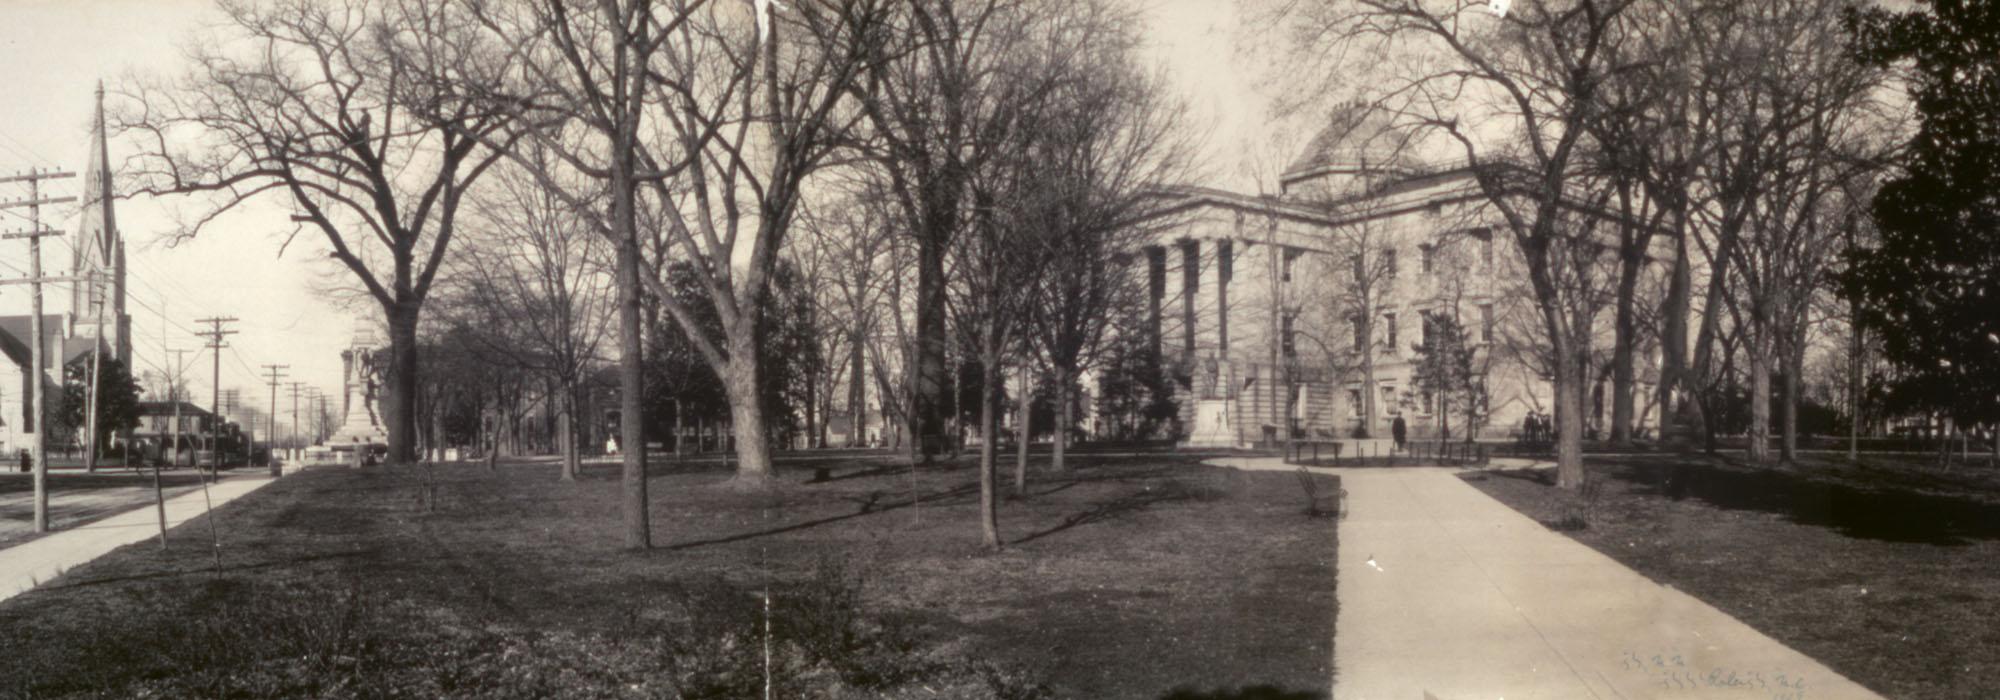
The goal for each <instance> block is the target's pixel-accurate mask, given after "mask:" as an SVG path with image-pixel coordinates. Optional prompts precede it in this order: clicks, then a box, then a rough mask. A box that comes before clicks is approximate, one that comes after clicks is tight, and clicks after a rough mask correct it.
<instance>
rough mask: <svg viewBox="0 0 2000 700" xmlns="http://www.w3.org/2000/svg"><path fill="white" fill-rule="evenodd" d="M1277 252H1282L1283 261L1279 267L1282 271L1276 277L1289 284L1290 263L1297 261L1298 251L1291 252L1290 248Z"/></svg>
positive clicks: (1290, 274) (1290, 276)
mask: <svg viewBox="0 0 2000 700" xmlns="http://www.w3.org/2000/svg"><path fill="white" fill-rule="evenodd" d="M1279 250H1282V251H1284V261H1283V262H1282V263H1281V266H1282V267H1283V268H1284V269H1283V270H1282V271H1281V272H1280V274H1279V276H1278V277H1279V279H1281V280H1284V281H1286V282H1290V281H1292V261H1294V260H1298V259H1299V251H1297V250H1293V249H1291V248H1279Z"/></svg>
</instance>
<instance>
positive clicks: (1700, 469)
mask: <svg viewBox="0 0 2000 700" xmlns="http://www.w3.org/2000/svg"><path fill="white" fill-rule="evenodd" d="M1597 473H1598V474H1599V475H1601V476H1606V477H1610V478H1614V479H1617V480H1620V481H1624V482H1627V483H1629V484H1632V485H1633V488H1632V489H1631V492H1632V493H1635V494H1642V495H1652V496H1659V497H1662V498H1666V499H1669V500H1674V501H1681V500H1686V499H1690V498H1692V499H1695V500H1698V501H1701V502H1704V503H1707V504H1709V505H1713V506H1715V507H1717V508H1721V509H1724V510H1748V511H1756V512H1762V513H1772V514H1776V515H1781V516H1784V517H1786V518H1787V519H1790V520H1791V521H1793V522H1796V523H1799V524H1802V525H1816V526H1820V527H1826V528H1831V529H1833V530H1836V531H1838V532H1840V533H1841V534H1843V535H1846V536H1848V537H1854V538H1859V539H1870V540H1883V541H1889V542H1907V543H1918V544H1932V545H1951V546H1956V545H1965V544H1970V543H1972V542H1973V541H1975V540H1993V539H2000V504H1993V503H1986V502H1981V501H1978V500H1975V499H1969V498H1957V497H1952V496H1948V495H1939V494H1926V493H1917V492H1913V491H1908V490H1903V489H1896V488H1866V487H1857V486H1853V485H1848V484H1841V483H1831V482H1827V481H1823V480H1817V479H1813V478H1811V477H1809V476H1807V475H1804V474H1799V473H1796V472H1789V471H1783V470H1779V469H1764V468H1730V467H1719V466H1714V465H1708V464H1700V463H1689V462H1676V463H1674V464H1672V465H1670V466H1641V465H1616V466H1612V467H1609V468H1604V469H1600V470H1597Z"/></svg>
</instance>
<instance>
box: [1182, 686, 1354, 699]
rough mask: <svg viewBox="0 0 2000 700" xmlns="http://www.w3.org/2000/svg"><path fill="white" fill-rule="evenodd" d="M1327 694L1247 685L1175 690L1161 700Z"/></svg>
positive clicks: (1302, 696)
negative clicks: (1203, 689) (1207, 689)
mask: <svg viewBox="0 0 2000 700" xmlns="http://www.w3.org/2000/svg"><path fill="white" fill-rule="evenodd" d="M1325 697H1326V694H1325V693H1316V692H1312V691H1309V690H1286V689H1284V688H1280V687H1277V686H1274V685H1246V686H1243V687H1241V688H1237V689H1235V690H1230V689H1227V688H1217V689H1215V690H1209V691H1200V690H1195V689H1192V688H1175V689H1173V690H1172V691H1169V692H1168V693H1167V694H1165V695H1161V696H1160V700H1321V699H1322V698H1325Z"/></svg>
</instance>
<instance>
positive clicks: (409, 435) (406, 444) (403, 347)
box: [382, 301, 422, 464]
mask: <svg viewBox="0 0 2000 700" xmlns="http://www.w3.org/2000/svg"><path fill="white" fill-rule="evenodd" d="M421 308H422V307H421V306H420V305H419V304H418V303H417V302H408V301H406V302H402V303H399V304H395V305H392V306H387V307H385V308H383V311H384V312H385V315H386V316H387V317H388V320H389V371H388V377H386V379H387V382H386V383H387V386H386V387H385V392H384V394H383V399H385V400H384V401H383V402H382V404H383V409H384V410H383V412H384V413H386V414H388V415H386V416H384V418H385V419H386V420H387V421H388V423H389V424H388V426H386V427H387V428H388V433H389V463H390V464H409V463H411V462H415V461H416V460H417V442H416V437H417V387H418V384H417V314H418V312H419V311H420V310H421Z"/></svg>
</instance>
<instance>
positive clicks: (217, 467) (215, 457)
mask: <svg viewBox="0 0 2000 700" xmlns="http://www.w3.org/2000/svg"><path fill="white" fill-rule="evenodd" d="M194 322H195V323H205V324H208V326H209V329H208V330H206V331H202V332H201V333H197V334H196V335H202V336H207V337H208V349H209V350H210V354H211V355H213V356H214V359H215V366H214V374H212V375H211V376H210V377H209V409H210V410H212V411H214V412H215V417H214V419H213V420H211V421H210V422H209V424H208V472H209V474H210V475H211V476H212V475H215V474H217V473H220V471H221V470H222V449H221V448H222V349H223V348H226V347H229V346H228V344H226V343H223V342H222V338H223V336H227V335H235V334H236V331H232V330H224V329H223V327H222V324H225V323H235V322H236V318H235V317H233V316H232V317H228V318H222V317H216V318H198V319H195V321H194Z"/></svg>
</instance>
